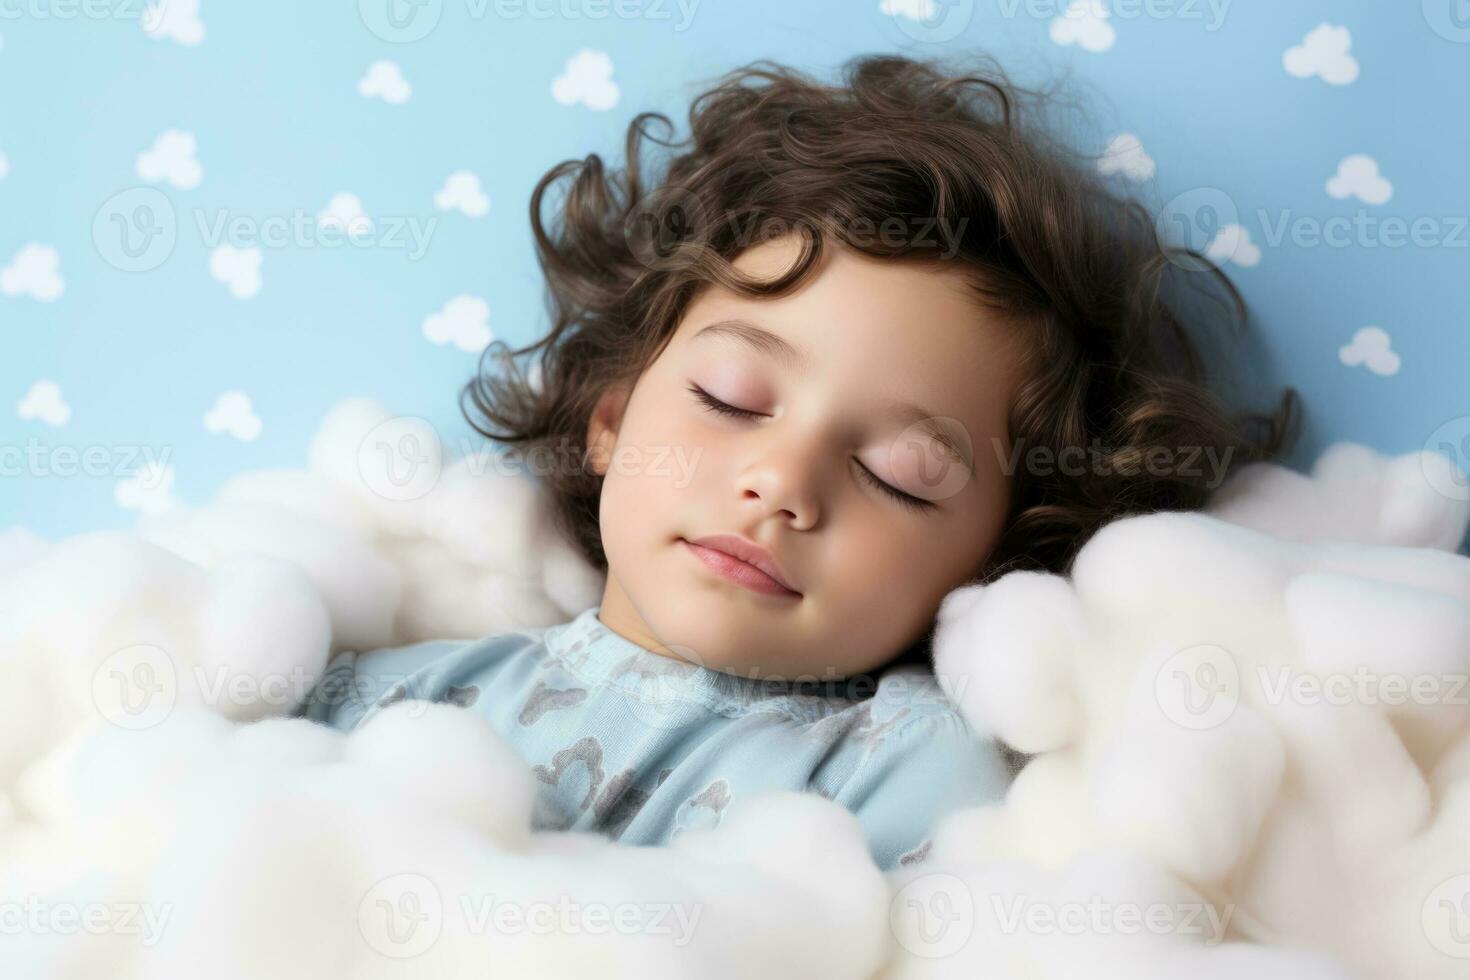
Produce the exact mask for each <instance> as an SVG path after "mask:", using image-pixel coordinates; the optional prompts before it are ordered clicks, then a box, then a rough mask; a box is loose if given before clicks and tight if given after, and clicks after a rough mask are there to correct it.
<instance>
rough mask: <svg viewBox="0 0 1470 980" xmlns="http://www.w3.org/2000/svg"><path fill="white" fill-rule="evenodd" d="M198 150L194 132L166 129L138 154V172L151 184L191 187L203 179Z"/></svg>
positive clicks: (181, 188) (188, 188)
mask: <svg viewBox="0 0 1470 980" xmlns="http://www.w3.org/2000/svg"><path fill="white" fill-rule="evenodd" d="M198 150H199V142H198V140H196V139H195V138H194V134H193V133H188V132H184V131H183V130H179V129H170V130H167V131H165V132H164V133H161V134H160V135H159V137H158V139H156V140H154V141H153V146H151V147H149V148H148V149H146V150H144V151H143V152H142V153H139V154H138V161H137V170H138V176H139V177H140V178H142V179H143V180H146V181H148V182H149V183H150V184H159V183H166V184H171V185H173V186H174V187H177V188H179V189H180V190H185V191H187V190H193V189H194V188H196V187H198V186H199V185H200V183H202V182H203V180H204V168H203V167H202V166H200V164H199V157H198V156H197V154H198Z"/></svg>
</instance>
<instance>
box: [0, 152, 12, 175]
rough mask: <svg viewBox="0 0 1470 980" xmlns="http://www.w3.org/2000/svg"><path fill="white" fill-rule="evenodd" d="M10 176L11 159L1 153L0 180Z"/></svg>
mask: <svg viewBox="0 0 1470 980" xmlns="http://www.w3.org/2000/svg"><path fill="white" fill-rule="evenodd" d="M9 176H10V157H8V156H6V155H5V154H4V153H0V180H4V179H5V178H6V177H9Z"/></svg>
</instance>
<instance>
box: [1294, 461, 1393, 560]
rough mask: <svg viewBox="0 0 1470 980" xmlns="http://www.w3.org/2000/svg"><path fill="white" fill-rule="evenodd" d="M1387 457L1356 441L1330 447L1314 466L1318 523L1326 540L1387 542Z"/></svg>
mask: <svg viewBox="0 0 1470 980" xmlns="http://www.w3.org/2000/svg"><path fill="white" fill-rule="evenodd" d="M1387 467H1388V459H1387V457H1385V456H1383V455H1381V454H1379V453H1378V452H1376V451H1375V450H1373V449H1372V448H1370V447H1368V446H1365V445H1362V444H1361V443H1356V442H1337V443H1334V444H1332V445H1331V446H1328V447H1327V448H1326V449H1325V450H1323V451H1322V454H1321V455H1320V456H1318V457H1317V461H1316V462H1315V463H1314V464H1313V465H1312V480H1313V482H1314V483H1315V484H1316V486H1317V489H1318V493H1317V504H1318V507H1319V508H1320V509H1319V510H1318V523H1319V525H1321V527H1322V528H1323V533H1322V538H1323V539H1327V540H1339V541H1342V540H1348V541H1358V542H1361V543H1363V544H1379V543H1384V538H1383V526H1382V523H1381V521H1382V516H1383V479H1384V474H1385V472H1386V470H1387Z"/></svg>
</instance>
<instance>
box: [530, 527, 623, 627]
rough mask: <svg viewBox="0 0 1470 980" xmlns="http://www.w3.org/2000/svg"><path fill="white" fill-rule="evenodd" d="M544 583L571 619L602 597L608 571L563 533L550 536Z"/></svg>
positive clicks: (545, 555)
mask: <svg viewBox="0 0 1470 980" xmlns="http://www.w3.org/2000/svg"><path fill="white" fill-rule="evenodd" d="M541 560H542V569H543V572H542V578H541V586H542V588H543V589H544V590H545V591H546V596H547V598H549V599H550V600H551V601H552V602H554V603H556V605H557V608H559V609H560V610H561V611H562V613H563V614H564V615H563V619H570V618H572V617H573V616H575V615H576V614H577V613H579V612H581V611H582V610H584V609H590V608H591V607H592V606H595V605H597V604H598V603H599V602H600V601H601V600H602V593H603V589H604V587H605V586H606V584H607V573H606V572H604V571H600V570H599V569H597V568H596V567H594V566H593V565H592V563H591V562H589V561H587V559H585V558H583V557H582V555H581V554H580V553H579V552H578V551H577V550H576V549H575V548H574V547H573V546H572V544H571V543H570V542H569V541H567V540H566V539H565V538H563V537H561V536H560V535H555V536H549V537H548V540H547V541H546V543H545V551H544V553H543V554H542V556H541Z"/></svg>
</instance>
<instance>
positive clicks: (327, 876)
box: [0, 399, 1470, 980]
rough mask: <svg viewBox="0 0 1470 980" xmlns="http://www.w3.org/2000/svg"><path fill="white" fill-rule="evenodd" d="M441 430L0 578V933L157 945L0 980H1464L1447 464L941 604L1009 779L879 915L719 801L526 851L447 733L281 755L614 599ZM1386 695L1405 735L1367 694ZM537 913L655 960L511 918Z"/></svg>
mask: <svg viewBox="0 0 1470 980" xmlns="http://www.w3.org/2000/svg"><path fill="white" fill-rule="evenodd" d="M426 426H427V423H424V422H423V420H415V419H395V418H394V417H393V416H392V415H391V414H390V413H389V412H387V411H386V410H385V409H383V408H382V407H381V406H379V405H377V404H376V403H373V402H371V401H368V400H365V399H352V400H348V401H347V402H344V403H342V404H340V405H339V406H337V408H336V409H334V410H333V412H332V413H331V414H330V415H329V417H328V418H327V419H326V421H325V422H324V423H323V425H322V427H321V429H320V431H319V432H318V434H317V437H316V439H315V440H314V442H313V445H312V448H311V453H310V466H309V468H308V469H306V470H301V471H281V470H275V471H261V472H258V473H246V474H240V475H237V476H236V477H234V478H232V479H231V480H230V481H229V483H228V484H227V486H226V488H225V489H224V490H222V491H221V493H220V495H219V498H218V499H217V500H216V501H214V502H212V503H210V504H209V505H207V506H204V507H200V508H197V509H193V510H189V509H181V510H179V511H177V512H176V513H173V514H169V515H158V516H156V517H147V518H144V519H141V520H140V523H139V526H138V528H137V530H136V531H135V532H133V533H121V532H103V533H99V534H94V535H82V536H78V537H75V538H70V539H66V540H63V541H60V542H57V543H55V544H46V543H44V542H42V543H39V544H38V543H37V542H35V541H31V540H30V539H28V538H26V537H24V536H15V535H9V536H7V537H6V538H4V539H3V541H0V671H3V679H4V681H5V683H4V684H0V903H3V902H6V901H10V902H12V903H13V902H15V901H19V900H24V899H26V898H27V897H29V898H31V899H36V900H44V901H45V902H49V903H53V904H56V903H61V904H70V905H72V906H76V907H81V906H86V907H91V908H99V909H106V908H114V907H118V906H120V905H126V904H129V903H131V904H132V905H136V906H141V907H142V908H145V909H152V910H154V912H155V913H159V912H162V911H164V910H166V911H167V913H168V914H167V916H164V917H162V918H161V919H159V920H158V921H157V922H155V925H157V926H159V927H160V929H161V931H159V932H158V933H157V934H156V935H150V936H148V940H149V941H148V942H145V936H144V934H143V933H140V932H136V931H135V932H123V931H121V930H112V931H107V932H102V933H97V934H92V935H86V936H70V937H66V938H67V940H68V941H66V942H61V941H59V938H60V937H58V936H56V935H54V934H42V933H39V932H34V931H32V932H27V933H22V934H20V935H18V936H10V935H7V936H6V937H5V942H4V943H3V944H0V976H7V977H8V976H24V977H26V978H28V980H32V978H33V980H72V978H84V980H90V978H92V977H96V976H109V977H114V978H118V980H184V978H188V980H193V978H195V977H200V976H208V977H211V978H221V980H246V978H251V980H254V978H257V977H262V976H269V977H272V978H273V980H294V978H302V980H305V978H311V980H331V978H334V977H340V978H343V980H347V978H351V980H377V978H382V980H389V978H394V980H396V978H401V977H406V976H432V977H434V978H435V980H458V978H469V977H474V978H482V977H485V976H495V977H535V978H538V980H539V978H543V977H580V976H587V975H590V974H594V973H596V974H599V975H613V976H639V977H650V978H659V977H671V978H673V977H679V978H682V977H689V976H698V977H702V978H714V980H719V978H726V977H728V978H732V980H733V978H743V977H749V976H758V977H767V976H769V977H784V976H817V975H820V976H824V977H837V978H842V977H847V978H853V980H875V978H876V980H885V978H886V980H892V978H898V977H904V978H917V977H954V976H966V977H969V976H992V975H993V976H1015V977H1022V976H1024V977H1028V978H1033V980H1052V978H1056V980H1063V978H1065V980H1098V978H1118V980H1123V978H1127V980H1149V978H1159V980H1164V978H1170V980H1172V978H1176V977H1180V976H1186V977H1190V978H1193V980H1211V978H1221V980H1224V978H1233V977H1236V976H1252V977H1257V976H1258V977H1265V978H1278V977H1279V978H1292V980H1296V978H1299V977H1306V978H1310V980H1319V978H1320V980H1329V978H1330V980H1339V978H1342V980H1345V978H1347V977H1350V976H1351V977H1355V978H1367V980H1377V978H1385V980H1387V978H1397V977H1401V976H1413V977H1415V978H1416V980H1418V978H1427V980H1439V978H1445V980H1450V978H1456V980H1458V978H1460V977H1462V976H1463V975H1464V964H1465V963H1466V962H1467V961H1470V960H1467V957H1470V948H1466V945H1467V944H1466V943H1465V942H1464V937H1465V936H1470V897H1467V896H1470V878H1467V877H1466V875H1467V874H1470V690H1467V687H1470V685H1465V684H1460V685H1459V686H1458V687H1457V686H1456V681H1457V679H1458V680H1464V677H1465V675H1466V674H1467V673H1470V559H1467V558H1465V557H1463V556H1460V555H1456V554H1451V553H1450V552H1449V550H1448V549H1452V548H1454V547H1456V546H1457V545H1458V543H1459V541H1460V540H1461V538H1462V537H1463V533H1464V529H1465V527H1466V523H1467V521H1470V511H1467V507H1466V504H1465V502H1463V501H1457V500H1451V499H1449V498H1447V497H1446V496H1445V495H1444V494H1442V493H1439V492H1438V491H1436V490H1435V489H1434V486H1433V481H1434V480H1436V479H1439V478H1441V477H1445V476H1446V475H1447V474H1446V472H1445V471H1444V470H1443V469H1442V468H1438V469H1437V468H1436V467H1438V466H1439V463H1437V462H1436V460H1435V459H1433V458H1429V457H1426V456H1425V455H1423V454H1418V453H1415V454H1408V455H1405V456H1400V457H1394V458H1389V457H1383V456H1379V455H1378V454H1376V453H1374V452H1372V451H1370V450H1367V449H1366V448H1365V447H1358V446H1352V445H1339V446H1336V447H1333V448H1332V449H1330V450H1329V451H1328V452H1326V453H1324V454H1323V456H1322V458H1321V459H1320V460H1319V462H1318V465H1317V466H1316V467H1315V468H1314V470H1313V472H1312V473H1311V474H1310V475H1302V474H1295V473H1291V472H1289V471H1287V470H1285V469H1283V468H1281V467H1277V466H1267V465H1263V464H1256V465H1252V466H1247V467H1244V468H1243V469H1241V470H1240V471H1238V472H1237V474H1236V475H1235V476H1234V477H1233V478H1232V480H1231V482H1229V483H1227V484H1226V486H1225V488H1224V489H1223V490H1222V491H1221V492H1220V493H1219V494H1218V495H1217V496H1216V498H1215V499H1214V500H1213V501H1212V503H1211V506H1210V507H1209V508H1207V509H1206V510H1205V511H1204V512H1200V513H1188V514H1181V513H1157V514H1141V515H1134V516H1131V517H1127V518H1123V519H1120V520H1117V521H1114V522H1112V523H1110V524H1108V525H1107V526H1105V527H1103V528H1102V529H1101V530H1100V531H1099V532H1098V533H1097V534H1096V535H1094V536H1093V537H1092V538H1091V539H1090V540H1089V541H1088V543H1087V544H1086V546H1085V547H1084V548H1083V549H1082V550H1081V552H1080V554H1079V555H1078V556H1077V559H1076V562H1075V564H1074V566H1073V569H1072V574H1071V575H1070V576H1066V577H1064V576H1059V575H1044V574H1040V573H1036V572H1014V573H1011V574H1010V575H1007V576H1005V577H1003V578H1001V579H1000V580H998V581H996V582H992V583H991V584H989V585H985V586H980V585H969V586H965V587H963V588H960V589H957V590H955V592H953V593H951V594H950V595H949V596H948V597H946V599H945V601H944V603H943V605H942V606H941V608H940V611H939V616H938V622H937V624H936V632H935V644H934V649H935V660H936V670H937V673H938V676H939V680H940V683H941V684H942V685H943V686H944V689H945V690H946V691H947V692H948V693H949V695H950V697H951V698H952V699H953V700H954V701H955V702H956V704H957V706H958V707H959V709H960V710H961V711H962V712H963V713H965V715H966V716H967V717H968V718H969V719H970V721H971V723H972V725H973V726H974V727H976V728H977V729H979V730H982V731H988V732H992V733H994V734H995V735H997V736H998V737H999V738H1001V739H1003V740H1005V741H1006V742H1008V743H1009V744H1010V745H1012V746H1013V747H1016V748H1020V749H1022V750H1024V751H1026V752H1028V753H1034V754H1035V757H1034V758H1033V759H1031V761H1030V762H1029V763H1028V764H1027V765H1026V767H1025V768H1024V769H1023V770H1022V771H1021V773H1020V775H1019V777H1018V778H1017V779H1016V780H1015V782H1014V784H1013V785H1012V786H1011V788H1010V790H1009V792H1008V793H1007V794H1006V796H1005V798H1004V800H1001V801H997V802H995V803H993V804H991V805H988V806H983V807H975V808H971V809H965V810H960V811H956V812H953V813H950V814H947V815H946V816H945V817H944V818H943V819H942V820H941V821H940V822H939V824H938V825H937V826H936V827H934V828H932V832H931V838H932V843H931V846H930V848H929V850H928V852H927V856H926V857H924V858H923V859H922V860H920V861H919V862H917V863H914V864H910V865H904V866H900V867H898V868H895V869H893V870H891V871H890V872H889V873H888V874H886V875H885V874H880V873H879V871H878V869H877V868H876V867H874V866H873V864H872V861H871V858H870V857H869V854H868V848H867V844H866V842H865V840H864V839H863V836H862V832H861V827H860V825H858V823H857V821H856V819H855V818H854V817H853V816H852V814H850V813H849V812H847V811H846V810H844V809H843V808H841V807H840V806H838V805H837V804H835V803H833V802H831V801H830V800H826V799H822V798H820V797H819V796H815V795H803V794H749V795H744V796H742V795H740V794H736V796H735V797H734V799H733V800H732V802H731V805H730V808H729V809H728V810H727V811H726V813H725V815H724V818H723V821H722V822H721V824H720V825H719V826H717V827H714V828H711V829H702V830H690V831H686V832H684V833H681V834H680V835H679V836H678V837H677V838H676V839H675V840H674V841H673V843H672V844H671V845H669V846H667V847H656V848H655V847H634V846H624V845H618V844H614V843H612V842H609V841H607V840H605V839H603V838H601V837H597V836H593V835H585V834H555V833H545V832H533V831H532V829H531V820H530V817H531V813H532V801H533V799H534V794H535V791H536V783H535V780H534V777H533V776H532V774H531V772H530V770H529V769H528V768H527V766H526V765H525V762H524V760H521V759H520V758H519V757H518V756H517V755H516V754H515V752H514V750H512V749H511V748H510V747H509V746H508V745H507V744H506V743H505V742H503V741H502V740H501V739H500V737H499V736H498V735H496V734H495V732H494V731H493V729H492V728H491V727H490V725H489V723H488V722H487V721H486V720H485V719H484V718H483V717H481V716H480V715H478V714H476V713H474V712H471V711H466V710H463V709H460V708H456V707H453V706H450V705H442V704H441V705H431V704H426V703H424V702H418V701H413V700H407V701H403V702H401V703H398V704H395V705H393V706H391V707H390V708H387V709H383V710H381V711H379V712H377V713H375V714H374V715H373V716H372V717H371V718H370V719H368V720H367V721H366V722H365V723H364V724H363V725H362V726H360V727H359V728H358V729H357V730H355V731H354V732H352V733H350V734H343V733H339V732H336V731H333V730H331V729H328V728H325V727H321V726H317V725H313V724H311V723H309V722H306V721H304V720H299V719H288V718H284V717H281V716H282V715H285V714H288V713H289V711H290V709H291V707H292V705H293V703H294V701H295V699H296V697H297V696H298V695H299V694H302V693H304V688H305V687H307V686H309V685H310V684H311V683H312V682H313V680H314V678H315V677H317V676H319V674H320V671H321V669H322V666H323V664H324V663H325V660H326V657H327V655H328V653H329V652H330V651H331V650H334V649H345V648H348V647H351V646H359V647H370V646H378V645H389V644H390V643H405V642H412V641H413V640H417V639H431V638H455V637H458V638H473V637H478V636H482V635H485V634H486V633H489V632H492V631H496V630H506V629H514V628H520V627H525V626H533V625H546V624H550V623H554V622H563V621H566V620H567V619H569V618H570V617H571V616H572V615H574V614H575V613H576V612H578V611H580V610H581V609H582V608H585V607H586V606H588V605H592V604H595V602H596V601H597V598H598V596H599V595H600V594H601V589H602V586H603V582H604V579H605V576H604V575H603V573H601V572H599V571H598V570H596V569H593V568H592V567H591V566H590V565H589V564H588V563H587V562H585V561H584V560H583V559H582V558H581V557H580V556H579V555H578V554H577V552H576V550H575V548H574V547H573V545H572V544H571V542H569V541H566V540H565V539H564V538H562V536H561V535H560V533H559V532H558V531H557V530H556V529H555V526H554V523H555V522H554V521H553V520H552V519H551V514H550V510H549V501H547V500H545V499H543V498H542V497H541V496H540V490H539V488H537V487H536V485H535V484H534V482H533V481H531V480H530V479H529V478H528V477H527V476H525V475H524V474H519V473H513V472H510V471H502V470H501V469H500V468H499V466H498V464H499V463H500V462H503V460H499V459H497V458H495V457H492V456H488V455H484V454H473V455H471V456H469V457H465V458H463V459H458V460H455V459H453V458H451V457H452V456H453V454H450V453H447V452H446V451H445V450H446V447H445V446H444V445H443V444H442V443H439V442H438V434H437V433H434V432H432V427H427V428H426ZM436 454H437V455H436ZM6 568H9V569H10V572H9V574H7V573H6V571H5V570H6ZM18 568H20V569H23V570H24V571H23V573H17V572H16V571H15V570H16V569H18ZM385 638H387V639H385ZM1364 672H1366V673H1367V675H1368V679H1369V681H1370V682H1373V683H1370V685H1369V687H1368V688H1367V690H1369V691H1371V692H1374V693H1373V695H1372V696H1365V695H1364V694H1363V693H1362V691H1363V690H1364V688H1363V687H1362V686H1361V685H1360V683H1359V677H1360V675H1362V674H1363V673H1364ZM1398 675H1402V676H1403V677H1405V678H1406V679H1409V680H1411V681H1412V680H1419V681H1420V682H1421V683H1422V682H1423V679H1424V678H1430V679H1431V680H1432V681H1434V682H1435V685H1431V687H1430V693H1431V694H1432V695H1433V696H1429V697H1424V696H1420V697H1411V698H1409V699H1407V700H1405V699H1402V698H1400V699H1397V700H1395V699H1393V698H1388V697H1384V696H1383V694H1384V692H1385V690H1386V688H1384V687H1383V686H1382V683H1381V682H1382V681H1383V680H1384V679H1386V678H1393V677H1395V676H1398ZM278 681H279V682H281V683H280V684H277V682H278ZM1344 681H1346V682H1347V686H1346V687H1345V688H1344V687H1342V686H1341V685H1342V682H1344ZM1374 683H1376V684H1377V686H1373V684H1374ZM1436 685H1437V686H1436ZM1344 690H1345V691H1347V698H1346V700H1341V699H1340V698H1338V694H1340V693H1341V692H1342V691H1344ZM1421 690H1422V689H1421ZM280 691H285V692H289V693H287V694H286V695H285V696H281V697H278V696H276V694H277V693H279V692H280ZM144 694H147V696H146V697H144V696H143V695H144ZM247 720H248V721H247ZM1457 889H1459V890H1457ZM558 903H560V904H558ZM563 906H570V907H572V908H575V909H577V910H579V911H580V912H586V911H595V910H603V911H611V910H616V909H620V910H622V911H623V912H625V913H627V912H631V913H634V914H635V915H644V914H648V913H649V912H650V910H661V911H662V912H663V913H666V915H665V917H664V919H662V920H660V921H662V922H663V924H664V925H665V926H667V927H668V928H662V929H660V928H654V927H653V925H652V920H648V921H646V922H645V924H644V927H643V928H634V929H624V930H621V931H619V930H615V929H614V930H602V931H600V932H598V931H594V930H592V929H590V928H578V927H577V926H576V925H569V924H568V923H567V922H566V921H562V920H558V922H557V923H556V924H555V927H553V928H550V929H543V930H540V931H532V930H530V929H528V928H519V929H517V928H512V927H508V926H506V925H505V924H504V923H502V922H500V920H499V919H497V918H496V917H495V913H498V912H505V911H509V912H511V913H526V912H527V911H528V910H541V911H544V912H547V913H548V914H555V910H556V909H557V908H559V907H563ZM7 907H8V906H7ZM1150 910H1152V913H1153V914H1155V915H1159V916H1162V920H1163V922H1164V925H1165V926H1166V927H1165V928H1162V929H1157V928H1156V929H1148V928H1140V927H1139V925H1140V922H1141V921H1142V920H1141V919H1140V918H1139V916H1141V915H1143V914H1145V913H1148V912H1150ZM1074 913H1075V914H1077V915H1081V916H1083V919H1082V920H1080V921H1081V925H1080V926H1077V927H1069V926H1067V925H1066V924H1065V923H1066V922H1067V921H1069V920H1068V919H1067V916H1068V915H1071V914H1074ZM1097 916H1101V918H1100V919H1099V918H1097ZM1456 916H1460V918H1456ZM1212 917H1213V918H1212ZM156 918H157V916H156ZM1201 926H1203V928H1201ZM946 944H947V945H946Z"/></svg>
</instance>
